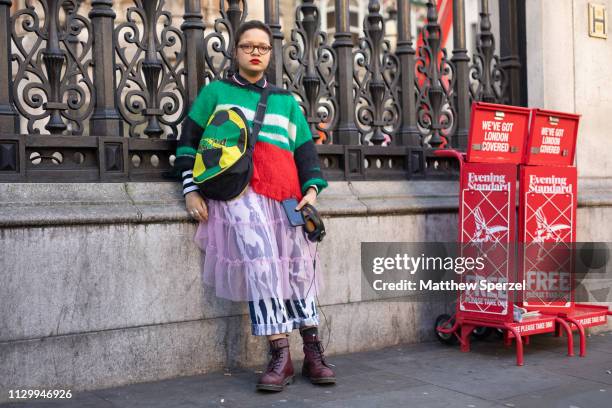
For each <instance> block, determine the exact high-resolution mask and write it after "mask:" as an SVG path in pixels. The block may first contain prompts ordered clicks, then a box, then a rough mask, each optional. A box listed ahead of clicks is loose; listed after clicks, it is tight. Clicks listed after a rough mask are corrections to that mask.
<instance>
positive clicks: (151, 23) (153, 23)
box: [142, 0, 164, 138]
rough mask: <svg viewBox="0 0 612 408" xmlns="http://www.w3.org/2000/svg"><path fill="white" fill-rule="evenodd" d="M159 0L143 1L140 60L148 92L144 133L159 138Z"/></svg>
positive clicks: (160, 132) (160, 113) (161, 131)
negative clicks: (143, 15) (142, 36)
mask: <svg viewBox="0 0 612 408" xmlns="http://www.w3.org/2000/svg"><path fill="white" fill-rule="evenodd" d="M158 3H159V0H149V1H145V2H143V8H144V13H145V17H146V19H147V20H146V22H145V33H146V34H145V40H144V41H143V45H144V46H145V58H144V60H143V61H142V73H143V76H144V79H145V84H146V88H147V89H146V92H147V93H148V96H149V98H148V100H147V102H148V106H147V107H146V108H145V109H144V110H143V113H144V115H145V116H148V121H147V127H146V128H145V130H144V134H145V135H147V136H148V137H154V138H159V137H160V136H161V135H162V134H163V133H164V131H163V129H162V128H161V127H160V125H159V120H158V116H161V115H162V114H163V110H161V109H160V108H159V106H158V100H157V94H158V92H159V89H158V83H159V76H160V75H161V71H162V62H161V61H160V60H159V57H158V56H157V47H156V37H157V18H156V17H157V7H158Z"/></svg>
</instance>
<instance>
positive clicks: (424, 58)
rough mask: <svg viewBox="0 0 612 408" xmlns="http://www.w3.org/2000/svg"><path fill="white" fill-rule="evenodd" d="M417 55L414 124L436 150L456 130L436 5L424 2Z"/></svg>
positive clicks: (448, 67)
mask: <svg viewBox="0 0 612 408" xmlns="http://www.w3.org/2000/svg"><path fill="white" fill-rule="evenodd" d="M417 52H418V53H419V57H418V63H417V70H418V72H419V73H421V74H423V75H424V77H425V78H424V81H423V84H422V86H420V87H419V99H418V103H417V120H418V124H419V127H420V128H421V129H422V135H423V137H424V138H426V137H429V140H423V141H424V142H427V143H428V144H429V145H430V146H431V147H434V148H438V147H440V146H441V145H442V144H443V143H444V142H445V141H446V142H447V143H448V142H449V140H448V136H449V135H452V134H453V132H454V130H455V128H456V118H455V116H456V112H455V108H454V103H453V100H452V97H453V93H454V92H453V87H454V82H456V78H455V77H454V76H453V75H454V72H453V70H454V67H453V65H452V63H451V62H450V61H448V59H447V55H446V48H444V47H442V29H441V28H440V24H439V23H438V12H437V9H436V3H435V2H434V1H432V0H430V1H428V2H427V24H425V28H424V30H423V46H422V47H420V48H419V49H418V51H417Z"/></svg>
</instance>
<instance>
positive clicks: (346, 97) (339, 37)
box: [333, 0, 359, 145]
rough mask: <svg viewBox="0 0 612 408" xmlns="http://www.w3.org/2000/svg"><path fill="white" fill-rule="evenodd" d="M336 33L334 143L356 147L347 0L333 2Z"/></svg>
mask: <svg viewBox="0 0 612 408" xmlns="http://www.w3.org/2000/svg"><path fill="white" fill-rule="evenodd" d="M335 5H336V7H335V14H336V33H335V34H334V44H333V48H334V49H335V50H336V55H337V56H338V70H337V71H336V100H337V101H338V104H339V110H338V111H339V118H338V126H337V127H336V131H335V132H334V135H335V136H334V143H338V144H343V145H358V144H359V133H358V132H357V127H356V126H355V103H354V99H353V98H354V97H353V40H352V37H351V33H350V31H349V0H335Z"/></svg>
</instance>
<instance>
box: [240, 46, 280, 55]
mask: <svg viewBox="0 0 612 408" xmlns="http://www.w3.org/2000/svg"><path fill="white" fill-rule="evenodd" d="M238 48H240V49H241V50H242V51H244V52H245V53H246V54H252V53H253V51H255V48H257V50H258V51H259V53H260V54H261V55H266V54H267V53H268V52H270V50H271V49H272V46H271V45H253V44H238Z"/></svg>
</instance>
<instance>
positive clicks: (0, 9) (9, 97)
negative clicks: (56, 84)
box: [0, 0, 19, 133]
mask: <svg viewBox="0 0 612 408" xmlns="http://www.w3.org/2000/svg"><path fill="white" fill-rule="evenodd" d="M11 5H12V1H11V0H0V27H2V29H0V50H4V55H2V56H0V129H2V132H3V133H17V132H18V129H19V116H18V115H17V112H16V111H15V107H14V106H13V73H12V68H11V28H10V27H11V24H10V20H11V18H10V13H11Z"/></svg>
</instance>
